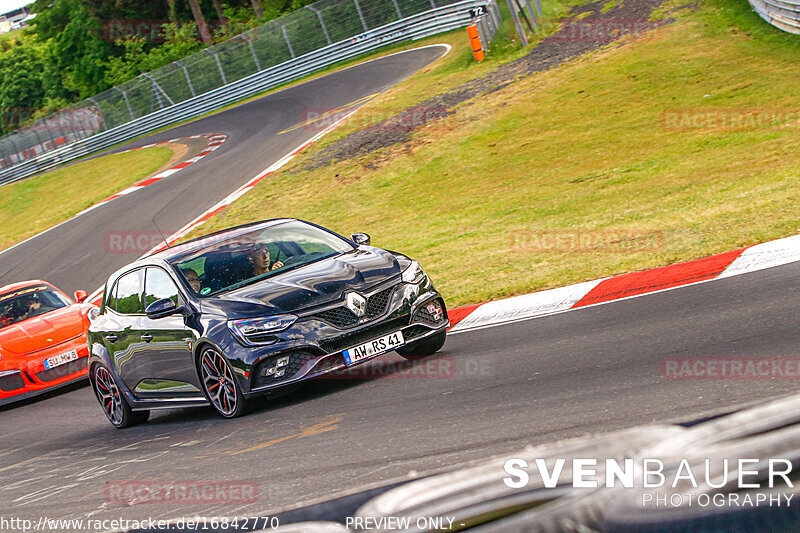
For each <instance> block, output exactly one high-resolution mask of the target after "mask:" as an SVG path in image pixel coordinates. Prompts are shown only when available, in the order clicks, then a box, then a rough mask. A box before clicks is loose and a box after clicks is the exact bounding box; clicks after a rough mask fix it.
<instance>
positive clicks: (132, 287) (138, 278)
mask: <svg viewBox="0 0 800 533" xmlns="http://www.w3.org/2000/svg"><path fill="white" fill-rule="evenodd" d="M143 274H144V270H142V269H139V270H134V271H133V272H129V273H127V274H125V275H124V276H122V277H121V278H119V280H118V281H117V299H116V303H117V312H118V313H122V314H124V315H134V314H141V313H144V307H143V306H142V282H143V281H144V280H143V279H142V278H143V277H144V275H143Z"/></svg>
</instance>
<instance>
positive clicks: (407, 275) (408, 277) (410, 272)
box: [402, 261, 425, 284]
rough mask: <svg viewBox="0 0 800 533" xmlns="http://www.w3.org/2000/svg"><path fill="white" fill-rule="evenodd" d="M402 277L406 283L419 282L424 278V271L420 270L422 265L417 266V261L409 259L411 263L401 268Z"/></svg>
mask: <svg viewBox="0 0 800 533" xmlns="http://www.w3.org/2000/svg"><path fill="white" fill-rule="evenodd" d="M402 278H403V281H405V282H406V283H415V284H416V283H420V282H421V281H422V280H423V279H425V271H424V270H422V267H421V266H419V263H417V262H416V261H411V264H410V265H408V268H406V269H405V270H403V274H402Z"/></svg>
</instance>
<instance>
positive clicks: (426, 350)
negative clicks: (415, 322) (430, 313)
mask: <svg viewBox="0 0 800 533" xmlns="http://www.w3.org/2000/svg"><path fill="white" fill-rule="evenodd" d="M445 340H447V332H446V331H440V332H439V333H436V334H434V335H431V336H430V337H428V338H427V339H422V340H420V341H416V342H412V343H411V344H408V345H406V346H401V347H400V348H398V349H397V353H398V354H400V355H401V356H403V357H405V358H406V359H409V360H412V361H413V360H414V359H421V358H423V357H428V356H429V355H433V354H435V353H436V352H438V351H439V350H441V349H442V346H444V341H445Z"/></svg>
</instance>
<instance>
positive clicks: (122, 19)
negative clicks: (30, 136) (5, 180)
mask: <svg viewBox="0 0 800 533" xmlns="http://www.w3.org/2000/svg"><path fill="white" fill-rule="evenodd" d="M310 2H311V0H36V1H35V2H34V3H33V4H32V5H31V6H30V7H31V11H32V12H33V13H35V14H36V18H35V19H33V20H32V21H31V25H30V26H29V27H27V28H25V29H23V30H18V31H15V32H12V33H10V34H8V35H5V36H0V80H2V83H0V133H8V132H9V131H13V130H15V129H17V128H19V127H20V126H22V125H24V124H25V123H26V122H29V121H31V120H35V119H36V118H39V117H41V116H44V115H46V114H48V113H51V112H53V111H56V110H58V109H60V108H62V107H65V106H67V105H69V104H71V103H74V102H77V101H80V100H82V99H84V98H88V97H90V96H92V95H95V94H97V93H100V92H102V91H104V90H106V89H109V88H111V87H113V86H115V85H119V84H121V83H123V82H125V81H128V80H130V79H132V78H135V77H136V76H138V75H140V74H142V73H143V72H147V71H150V70H153V69H156V68H158V67H161V66H163V65H166V64H167V63H171V62H172V61H176V60H178V59H181V58H183V57H186V56H187V55H189V54H192V53H194V52H197V51H200V50H201V49H203V48H205V47H207V46H209V45H211V44H214V43H215V42H221V41H224V40H226V39H229V38H230V37H233V36H235V35H238V34H239V33H242V32H243V31H245V30H248V29H250V28H253V27H255V26H258V25H260V24H263V23H265V22H267V21H269V20H271V19H274V18H276V17H279V16H280V15H283V14H285V13H288V12H290V11H293V10H295V9H299V8H301V7H303V6H304V5H306V4H308V3H310Z"/></svg>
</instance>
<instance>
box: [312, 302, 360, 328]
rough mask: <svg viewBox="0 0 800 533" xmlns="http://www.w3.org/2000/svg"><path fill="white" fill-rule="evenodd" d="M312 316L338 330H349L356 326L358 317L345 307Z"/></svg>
mask: <svg viewBox="0 0 800 533" xmlns="http://www.w3.org/2000/svg"><path fill="white" fill-rule="evenodd" d="M313 316H314V318H318V319H320V320H322V321H324V322H327V323H328V324H330V325H331V326H333V327H336V328H339V329H344V328H350V327H353V326H355V325H356V324H358V317H356V315H354V314H353V313H352V312H351V311H350V310H349V309H348V308H346V307H334V308H333V309H328V310H327V311H322V312H321V313H317V314H316V315H313Z"/></svg>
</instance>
